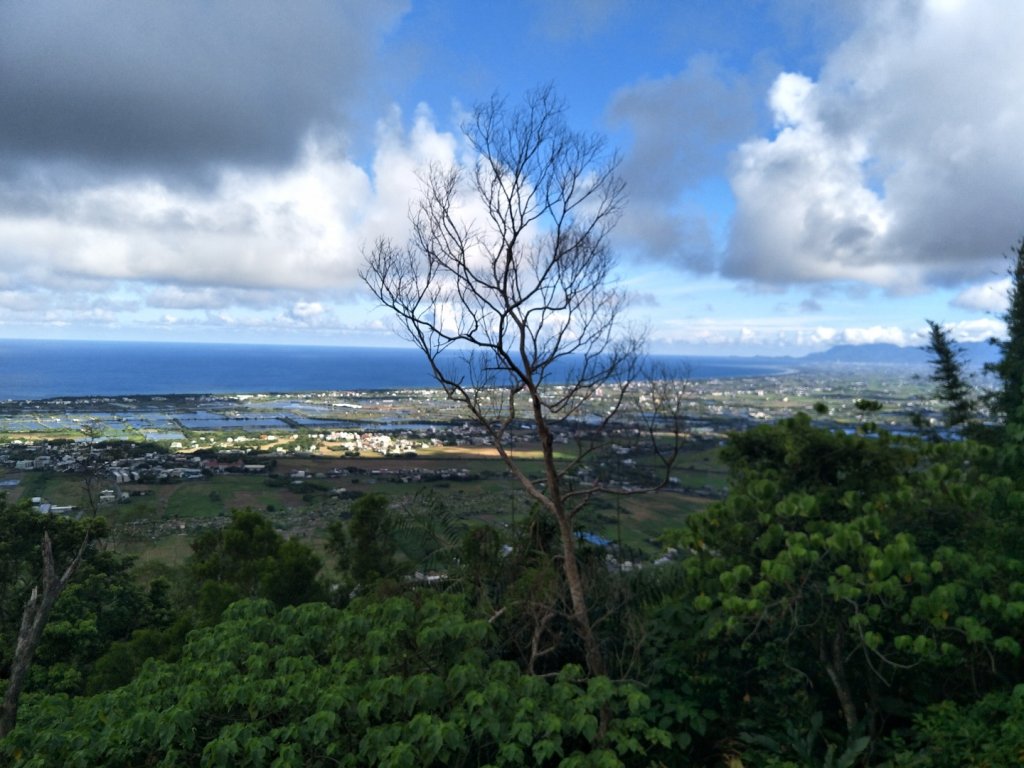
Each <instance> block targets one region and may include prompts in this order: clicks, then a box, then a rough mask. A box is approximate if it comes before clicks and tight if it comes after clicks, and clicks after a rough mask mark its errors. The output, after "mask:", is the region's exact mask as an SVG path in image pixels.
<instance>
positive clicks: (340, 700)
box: [0, 416, 1024, 766]
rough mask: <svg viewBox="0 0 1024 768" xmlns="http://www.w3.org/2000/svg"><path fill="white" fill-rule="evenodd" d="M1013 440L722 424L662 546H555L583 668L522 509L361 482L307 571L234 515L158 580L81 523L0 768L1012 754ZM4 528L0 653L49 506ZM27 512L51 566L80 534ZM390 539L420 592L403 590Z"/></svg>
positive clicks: (1016, 610) (1019, 557)
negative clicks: (577, 612)
mask: <svg viewBox="0 0 1024 768" xmlns="http://www.w3.org/2000/svg"><path fill="white" fill-rule="evenodd" d="M1010 439H1011V438H1010V437H1008V436H1007V435H1006V434H1003V435H1002V436H993V435H991V434H988V435H987V436H986V440H987V441H988V442H987V443H986V442H985V441H981V440H958V441H954V442H927V441H923V440H916V439H912V440H900V439H896V438H893V437H891V436H888V435H886V434H863V433H859V434H854V435H848V434H842V433H834V432H830V431H825V430H822V429H819V428H817V427H815V426H814V425H813V423H812V421H811V419H810V418H809V417H805V416H798V417H796V418H794V419H791V420H788V421H785V422H781V423H779V424H776V425H768V426H762V427H758V428H755V429H751V430H749V431H747V432H744V433H740V434H736V435H734V436H733V437H732V438H731V440H730V442H729V443H728V445H727V446H726V447H725V449H724V451H723V459H724V461H726V462H727V464H728V466H729V467H730V471H731V487H730V493H729V495H728V496H727V498H726V499H724V500H723V501H722V502H720V503H717V504H715V505H713V506H712V507H711V508H710V509H708V510H707V511H706V512H702V513H698V514H694V515H692V516H691V517H690V518H689V519H688V520H687V522H686V525H685V526H684V527H683V528H681V529H679V530H675V531H672V532H669V533H667V534H666V536H665V541H666V544H667V545H672V546H675V547H676V548H677V549H678V550H679V551H680V552H682V553H684V556H682V557H681V558H680V559H679V560H678V561H677V562H675V563H672V564H669V565H665V566H661V567H659V568H657V569H647V570H645V571H641V572H639V573H634V574H629V573H625V574H622V573H619V572H618V571H609V569H608V568H607V567H605V564H604V552H603V551H602V550H601V549H599V548H597V547H589V546H584V547H582V548H581V550H582V551H580V552H579V553H578V556H579V559H580V565H581V570H582V572H583V573H584V574H585V575H586V581H587V587H588V590H589V591H590V595H591V597H592V600H593V602H594V604H595V606H599V608H598V610H597V611H595V621H594V625H595V627H596V628H597V629H598V631H599V633H600V639H601V643H602V648H603V650H604V653H605V655H606V657H607V658H608V659H609V661H610V666H611V667H612V668H611V669H610V670H609V674H608V675H607V676H597V677H595V676H592V675H588V674H586V673H585V672H584V669H585V668H584V667H583V666H582V660H583V648H582V645H581V643H580V640H579V637H578V634H577V633H575V632H574V631H573V625H572V622H571V618H570V615H571V608H570V603H569V599H568V596H567V594H566V590H565V586H564V582H563V578H562V575H561V573H562V572H561V570H560V569H559V568H558V566H557V558H558V556H559V548H558V537H557V533H556V531H554V530H553V526H552V525H551V524H550V522H546V521H545V518H544V516H542V515H533V516H531V517H530V519H528V520H527V521H525V522H524V523H523V524H522V525H521V526H519V527H518V528H516V529H509V530H502V531H499V530H497V529H492V528H488V527H476V528H472V529H470V530H468V531H466V530H455V529H454V528H448V527H446V526H445V521H446V515H445V511H444V508H443V496H435V497H432V498H430V499H428V500H425V501H424V503H423V509H421V510H420V511H419V512H418V513H415V514H414V515H412V516H410V515H402V516H400V515H398V514H396V513H395V512H393V511H391V510H389V509H388V506H387V504H386V503H385V502H384V501H383V500H382V499H381V498H380V497H376V496H373V495H368V496H365V497H363V499H361V500H360V501H359V502H357V504H356V505H355V506H354V509H353V514H352V516H351V518H350V519H349V520H348V521H340V520H339V522H338V523H337V524H336V525H335V526H334V527H333V528H332V542H333V543H332V544H331V545H330V546H329V552H330V553H332V558H333V559H334V560H335V561H336V568H334V569H331V570H330V571H323V570H322V569H321V566H322V563H321V561H320V559H319V558H318V557H317V556H316V555H315V554H314V553H313V552H312V551H310V550H309V549H308V548H307V547H305V545H303V544H301V543H299V542H297V541H294V540H286V539H283V538H282V537H281V536H280V535H279V534H278V533H277V532H276V531H274V530H273V528H272V527H271V526H270V525H269V524H268V522H267V521H266V520H265V519H264V518H263V517H261V516H260V515H259V514H256V513H253V512H250V511H240V512H237V513H236V514H235V515H234V517H233V519H232V522H231V524H230V525H229V526H227V527H226V528H224V529H222V530H220V531H216V532H208V533H206V534H204V535H202V536H200V537H199V538H197V539H196V540H195V541H194V542H193V555H192V558H191V559H190V561H189V564H188V566H187V567H186V568H185V569H183V570H182V571H180V572H175V571H168V572H167V573H165V574H162V575H161V576H159V577H157V578H153V577H152V575H150V578H148V579H140V578H139V577H138V574H136V573H133V570H132V563H131V562H130V560H128V559H126V558H123V557H119V556H116V555H114V554H112V553H110V552H107V551H105V550H104V548H103V547H102V544H101V541H102V539H101V538H93V539H92V540H91V542H92V543H91V544H90V546H89V549H88V553H87V556H86V557H85V559H84V563H83V566H82V568H81V569H80V571H79V572H78V573H77V574H76V576H75V578H74V579H73V581H72V582H71V584H70V585H69V586H68V588H67V589H66V590H65V592H64V593H63V594H62V595H61V597H60V599H59V600H58V602H57V604H56V606H55V608H54V611H53V614H52V616H51V619H50V622H49V624H48V626H47V628H46V631H45V633H44V637H43V641H42V643H41V645H40V647H39V649H38V652H37V654H36V657H35V662H34V663H33V666H32V671H31V676H30V683H29V685H28V687H27V692H26V694H25V695H24V696H23V701H22V706H21V710H20V713H19V718H18V725H17V727H16V728H15V729H14V730H13V731H12V732H11V733H10V734H9V736H8V737H7V738H6V739H5V740H4V741H3V742H0V750H2V754H3V757H4V759H5V760H6V761H7V762H9V763H11V764H13V765H147V764H153V765H158V764H162V765H275V764H276V765H337V764H345V765H542V764H552V765H556V764H565V765H649V764H659V763H660V764H665V765H678V764H682V763H685V764H692V765H709V766H710V765H721V764H722V761H723V759H731V760H733V764H734V765H741V764H742V765H777V766H783V765H796V766H805V765H806V766H817V765H891V766H946V765H949V766H952V765H979V766H980V765H1009V764H1015V763H1016V761H1018V760H1019V758H1020V755H1021V749H1022V748H1024V686H1022V685H1021V684H1022V683H1024V667H1022V662H1021V655H1020V653H1021V643H1022V642H1024V633H1022V631H1021V626H1022V620H1024V482H1022V481H1021V472H1020V468H1019V464H1018V462H1017V461H1016V460H1015V459H1014V458H1013V457H1014V456H1015V455H1016V454H1015V452H1012V451H1007V450H1006V447H1007V446H1006V444H1005V441H1007V440H1010ZM1000 441H1003V442H1000ZM0 514H2V517H3V520H2V521H0V525H2V527H0V531H2V537H3V542H2V546H3V548H4V549H3V558H2V567H3V568H4V569H5V570H4V579H3V591H2V593H0V632H2V638H3V644H2V646H0V652H2V653H4V654H5V655H4V658H3V663H4V665H5V666H6V665H7V664H8V663H9V655H8V654H9V653H10V650H11V646H12V639H13V637H14V634H15V633H16V631H17V624H18V622H19V620H20V614H21V607H22V605H23V603H24V601H25V599H26V595H27V592H28V590H29V589H30V588H31V586H32V585H33V584H34V583H35V582H36V580H37V579H38V577H39V574H38V568H39V566H38V562H37V561H38V539H39V535H40V532H41V530H42V526H43V525H44V521H43V520H42V519H41V518H40V517H39V516H38V515H35V514H34V513H32V512H30V511H28V510H26V509H24V508H21V507H15V506H9V505H5V506H4V508H3V510H2V512H0ZM45 524H46V525H47V526H48V527H49V528H50V531H51V536H52V537H53V539H54V550H55V557H56V559H57V560H58V562H60V561H61V560H62V559H66V558H67V557H69V556H70V554H71V553H72V552H73V550H74V549H75V546H76V542H77V541H78V540H79V537H80V536H81V535H82V534H83V530H84V526H85V525H86V524H85V523H75V522H72V521H61V520H46V521H45ZM89 525H91V526H92V527H93V529H94V533H96V531H95V529H96V526H97V524H96V523H94V522H91V523H89ZM98 533H102V531H99V532H98ZM410 542H417V543H418V544H419V547H420V555H419V556H420V557H422V558H424V559H423V560H422V562H428V561H429V563H430V564H431V565H432V566H433V568H434V570H435V572H438V573H440V572H443V573H444V574H445V576H446V577H445V578H444V579H437V580H433V581H430V582H427V581H425V580H417V579H415V578H411V577H410V571H411V570H412V569H413V568H414V567H415V566H416V565H417V564H416V563H413V562H411V561H410V560H409V559H408V558H405V557H402V556H401V554H402V553H403V552H405V551H406V550H408V551H413V548H412V547H411V544H410ZM780 702H785V705H784V706H780Z"/></svg>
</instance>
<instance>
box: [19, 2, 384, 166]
mask: <svg viewBox="0 0 1024 768" xmlns="http://www.w3.org/2000/svg"><path fill="white" fill-rule="evenodd" d="M402 5H404V4H403V3H399V2H397V1H392V2H374V3H368V2H359V1H358V0H356V1H354V2H327V1H326V0H324V1H315V0H308V1H304V2H290V3H277V2H266V1H262V0H244V1H240V0H221V2H216V3H208V2H200V1H199V0H176V1H175V2H115V1H114V0H91V1H90V2H79V1H78V0H33V1H31V2H22V1H20V0H11V1H10V2H4V3H2V4H0V165H6V166H7V168H6V171H7V173H8V174H10V173H11V172H13V171H14V170H16V169H19V168H24V167H25V166H26V165H28V164H31V163H32V162H33V161H39V160H43V161H47V162H66V161H69V162H71V163H84V164H86V165H88V166H94V167H100V168H111V167H114V168H117V169H119V170H135V171H141V170H153V169H158V170H165V171H167V170H171V171H174V172H176V173H185V174H188V173H191V172H194V171H203V170H209V169H211V168H215V167H217V166H219V165H221V164H225V163H238V164H245V165H267V164H279V163H284V162H287V161H288V160H290V159H291V158H292V157H294V155H295V152H296V150H297V149H298V146H299V144H300V141H301V139H302V137H303V135H304V134H305V133H306V131H307V130H308V129H309V128H310V126H312V125H315V124H318V123H320V122H324V123H337V122H339V121H342V122H343V121H344V119H345V118H346V114H345V108H346V105H347V103H348V102H350V101H351V100H352V99H354V98H355V97H357V96H359V94H360V89H361V88H362V87H363V85H362V83H363V82H364V81H365V76H366V75H367V74H368V70H369V69H370V67H371V66H372V63H371V61H370V56H371V54H372V52H373V47H374V45H375V41H376V40H377V39H378V38H379V33H380V32H381V31H382V30H383V29H384V28H385V27H386V26H387V25H388V24H389V23H391V22H393V21H394V20H395V19H396V18H397V15H398V14H399V12H400V11H401V6H402Z"/></svg>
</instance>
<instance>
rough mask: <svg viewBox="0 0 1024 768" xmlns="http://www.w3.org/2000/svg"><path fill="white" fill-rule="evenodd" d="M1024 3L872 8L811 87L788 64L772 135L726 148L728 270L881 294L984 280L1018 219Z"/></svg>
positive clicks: (1023, 180) (1022, 182) (778, 85)
mask: <svg viewBox="0 0 1024 768" xmlns="http://www.w3.org/2000/svg"><path fill="white" fill-rule="evenodd" d="M1021 26H1024V4H1021V3H1019V2H1017V1H1016V0H1001V1H998V2H997V1H993V2H986V3H963V4H956V3H920V2H917V3H906V2H896V1H895V0H893V1H891V2H879V3H872V4H870V5H868V6H865V17H864V19H863V22H862V24H861V26H860V28H859V29H858V30H857V31H856V32H855V33H854V34H853V35H852V36H851V37H850V38H849V39H848V40H847V41H846V42H845V43H844V44H843V45H842V46H840V47H839V48H838V49H837V50H835V51H834V52H833V53H832V54H831V55H830V56H829V57H828V59H827V62H826V64H825V66H824V67H823V69H822V71H821V73H820V75H819V76H818V78H817V79H816V80H812V79H811V78H808V77H806V76H804V75H800V74H796V73H791V72H788V73H783V74H782V75H780V76H779V77H778V78H777V80H776V81H775V84H774V86H773V87H772V90H771V93H770V104H771V107H772V110H773V112H774V114H775V116H776V123H777V133H776V135H775V136H774V137H773V138H772V139H760V140H752V141H748V142H746V143H744V144H743V145H741V146H740V147H739V149H738V151H737V153H736V157H735V162H734V168H733V172H732V185H733V191H734V194H735V197H736V204H737V211H736V215H735V219H734V222H733V228H732V233H731V241H730V244H729V248H728V253H727V258H726V263H725V270H724V271H725V272H726V273H727V274H728V275H731V276H735V277H742V278H748V279H752V280H756V281H762V282H766V283H786V282H818V281H855V282H862V283H867V284H870V285H874V286H880V287H883V288H885V289H887V290H889V291H890V292H894V293H903V292H908V291H914V290H918V289H921V288H923V287H926V286H927V285H930V284H932V285H934V284H954V283H957V282H960V281H964V280H968V279H977V278H979V277H982V276H984V275H985V274H986V273H989V272H990V271H991V270H992V268H993V265H994V264H995V263H996V260H997V259H998V257H999V254H1001V253H1002V252H1003V251H1004V250H1005V248H1006V247H1008V246H1009V245H1010V244H1011V243H1012V242H1014V241H1015V240H1016V239H1017V238H1018V237H1019V233H1020V229H1021V227H1022V226H1024V221H1022V219H1021V208H1020V201H1021V200H1022V199H1024V153H1021V152H1020V151H1019V147H1020V136H1021V135H1024V91H1022V90H1021V88H1020V83H1021V82H1024V57H1022V56H1020V55H1019V52H1018V51H1017V50H1016V49H1015V48H1014V46H1013V45H1009V44H1006V30H1008V29H1016V28H1018V27H1021Z"/></svg>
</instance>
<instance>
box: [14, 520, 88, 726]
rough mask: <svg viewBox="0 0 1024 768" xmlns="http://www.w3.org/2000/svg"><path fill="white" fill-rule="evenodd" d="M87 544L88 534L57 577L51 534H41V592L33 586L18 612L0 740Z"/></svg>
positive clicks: (16, 712)
mask: <svg viewBox="0 0 1024 768" xmlns="http://www.w3.org/2000/svg"><path fill="white" fill-rule="evenodd" d="M87 543H88V536H86V538H85V540H83V542H82V545H81V547H80V548H79V550H78V554H77V555H76V556H75V558H74V560H72V561H71V563H70V564H69V565H68V567H67V568H66V569H65V570H64V573H63V574H62V575H61V577H60V578H58V577H57V573H56V568H55V567H54V562H53V546H52V544H51V543H50V535H49V534H48V533H43V545H42V550H43V583H42V593H40V590H39V587H38V586H36V587H33V588H32V594H31V595H29V598H28V601H27V602H26V603H25V609H24V611H22V614H21V628H20V629H19V630H18V639H17V641H16V643H15V646H14V657H13V659H12V660H11V674H10V677H9V678H8V680H7V690H6V691H5V692H4V700H3V703H2V704H0V739H2V738H4V737H5V736H6V735H7V734H8V733H10V732H11V731H12V730H13V729H14V726H15V724H16V723H17V719H18V700H19V699H20V698H21V692H22V690H23V689H24V687H25V682H26V680H27V679H28V670H29V667H31V666H32V657H33V656H35V653H36V648H37V647H39V641H40V640H41V639H42V637H43V630H44V629H45V628H46V622H47V620H48V619H49V618H50V611H51V610H53V605H54V603H56V602H57V598H58V597H60V593H61V592H63V591H64V587H66V586H67V584H68V581H70V580H71V577H72V576H73V575H74V574H75V571H76V570H78V565H79V563H80V562H81V561H82V554H83V553H84V552H85V546H86V544H87Z"/></svg>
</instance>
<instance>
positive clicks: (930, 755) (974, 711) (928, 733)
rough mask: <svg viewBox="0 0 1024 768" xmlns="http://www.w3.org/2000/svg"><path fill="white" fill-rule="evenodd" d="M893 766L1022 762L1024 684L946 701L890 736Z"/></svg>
mask: <svg viewBox="0 0 1024 768" xmlns="http://www.w3.org/2000/svg"><path fill="white" fill-rule="evenodd" d="M892 744H893V745H894V747H895V748H894V756H893V759H892V760H891V762H890V763H889V765H890V766H892V768H989V767H990V766H1004V765H1005V766H1010V765H1020V764H1021V763H1024V686H1020V685H1018V686H1016V687H1014V688H1013V689H1012V690H1000V691H996V692H993V693H990V694H988V695H986V696H984V697H982V698H981V699H979V700H978V701H976V702H969V703H964V704H957V703H955V702H952V701H943V702H941V703H939V704H934V705H932V706H930V707H928V709H927V710H926V711H924V712H921V713H920V714H918V715H917V716H916V717H915V718H914V727H913V728H912V729H907V730H906V731H905V732H904V733H901V734H898V735H896V736H895V737H894V738H893V739H892Z"/></svg>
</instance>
